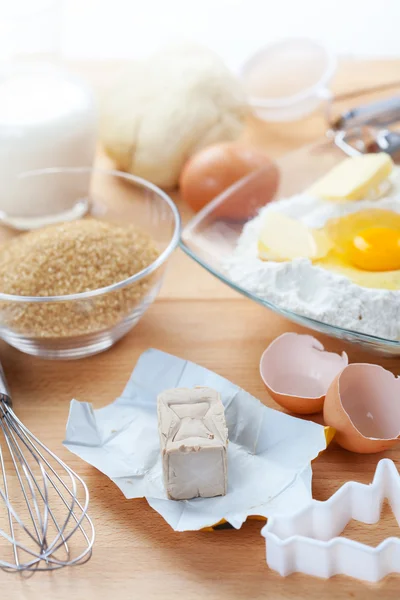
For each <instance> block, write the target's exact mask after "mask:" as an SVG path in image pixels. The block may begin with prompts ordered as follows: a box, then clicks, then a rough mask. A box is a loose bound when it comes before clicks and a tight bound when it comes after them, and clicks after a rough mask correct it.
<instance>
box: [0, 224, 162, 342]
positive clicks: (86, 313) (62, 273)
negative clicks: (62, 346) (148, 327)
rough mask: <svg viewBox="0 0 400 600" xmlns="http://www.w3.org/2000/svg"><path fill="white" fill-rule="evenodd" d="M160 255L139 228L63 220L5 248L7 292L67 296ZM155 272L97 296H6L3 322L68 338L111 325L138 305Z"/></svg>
mask: <svg viewBox="0 0 400 600" xmlns="http://www.w3.org/2000/svg"><path fill="white" fill-rule="evenodd" d="M158 255H159V251H158V250H157V248H156V246H155V244H154V242H153V241H152V239H151V238H150V236H149V235H148V234H147V233H145V232H143V231H140V230H138V229H136V228H135V227H132V226H127V227H123V226H120V225H116V224H113V223H108V222H104V221H99V220H97V219H83V220H78V221H71V222H68V223H62V224H59V225H54V226H51V227H46V228H43V229H40V230H36V231H32V232H29V233H26V234H23V235H21V236H18V237H16V238H14V239H13V240H11V242H7V243H6V244H4V245H3V246H2V247H0V292H2V293H6V294H13V295H18V296H42V297H43V296H61V295H68V294H76V293H81V292H88V291H91V290H96V289H98V288H102V287H106V286H109V285H111V284H114V283H117V282H119V281H123V280H124V279H127V278H128V277H130V276H132V275H134V274H136V273H138V272H139V271H141V270H142V269H144V268H146V267H148V266H149V265H150V264H151V263H152V262H153V261H154V260H155V259H156V258H157V256H158ZM151 283H152V282H151V276H150V278H149V277H146V278H143V279H141V280H139V281H138V282H135V283H133V284H129V285H126V286H125V287H122V288H121V289H119V290H116V291H114V292H108V293H106V294H101V295H99V296H95V297H93V298H86V299H85V298H83V299H79V300H66V301H63V302H49V303H16V302H11V301H10V302H9V301H2V302H0V323H2V324H3V326H6V327H12V328H13V329H14V330H15V331H16V332H20V333H21V334H25V335H26V334H28V335H30V336H34V337H67V336H71V335H80V334H85V333H90V332H95V331H100V330H104V329H107V328H109V327H112V326H114V325H116V324H117V323H118V322H119V321H121V320H122V319H123V318H124V317H125V316H127V315H128V314H129V313H130V312H132V311H133V310H134V308H135V307H136V306H137V305H138V304H139V303H140V301H141V300H142V299H143V298H144V297H145V295H146V294H147V293H148V291H149V290H150V288H151Z"/></svg>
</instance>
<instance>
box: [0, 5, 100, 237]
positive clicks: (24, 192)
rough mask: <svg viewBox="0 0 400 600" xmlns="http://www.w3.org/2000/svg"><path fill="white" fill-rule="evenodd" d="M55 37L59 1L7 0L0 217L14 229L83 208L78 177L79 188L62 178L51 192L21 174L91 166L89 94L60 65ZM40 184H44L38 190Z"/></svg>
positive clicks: (0, 72) (0, 45)
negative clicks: (73, 187) (31, 187)
mask: <svg viewBox="0 0 400 600" xmlns="http://www.w3.org/2000/svg"><path fill="white" fill-rule="evenodd" d="M2 10H3V9H2ZM60 40H61V2H60V0H13V2H10V3H9V5H8V6H7V7H6V8H5V14H4V16H3V14H2V19H1V23H0V54H1V55H2V56H3V57H6V59H4V60H3V61H0V181H1V186H0V221H1V222H2V223H3V224H7V225H9V226H11V227H13V228H16V229H32V228H36V227H40V226H42V225H44V224H48V223H52V222H54V221H60V220H68V219H72V218H76V217H79V216H81V215H82V214H84V212H85V211H86V209H87V206H86V205H85V202H83V201H81V200H79V201H77V198H79V197H80V195H81V193H82V189H81V188H82V181H80V189H79V190H74V189H71V184H70V181H69V180H68V176H67V175H66V180H65V182H64V183H65V185H63V184H62V182H61V181H59V186H58V188H57V190H55V189H54V188H49V186H44V184H42V183H41V182H43V181H44V179H42V178H37V179H35V178H32V177H28V178H27V177H26V175H27V174H29V173H31V172H32V171H37V170H40V169H48V168H76V167H91V166H92V165H93V160H94V153H95V145H96V134H97V131H96V130H97V114H96V107H95V101H94V97H93V94H92V92H91V90H90V89H89V88H88V86H86V85H85V84H84V83H83V82H82V81H81V80H80V79H79V78H77V77H75V76H74V75H72V74H71V73H69V72H68V71H67V70H66V69H65V68H64V67H62V66H61V63H60V62H59V60H58V59H59V57H60V50H61V47H60V45H61V44H60ZM1 51H2V52H1ZM40 185H43V189H37V187H38V186H39V188H40ZM30 186H35V189H34V190H33V189H30ZM88 188H89V179H88V180H87V189H88ZM30 192H31V193H30ZM83 195H84V196H85V194H83ZM86 196H87V194H86Z"/></svg>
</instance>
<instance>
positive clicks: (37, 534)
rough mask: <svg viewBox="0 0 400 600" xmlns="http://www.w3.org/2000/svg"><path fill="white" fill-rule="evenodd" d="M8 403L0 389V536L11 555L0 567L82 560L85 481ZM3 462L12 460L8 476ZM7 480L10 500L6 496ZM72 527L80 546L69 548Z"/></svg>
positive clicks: (86, 534)
mask: <svg viewBox="0 0 400 600" xmlns="http://www.w3.org/2000/svg"><path fill="white" fill-rule="evenodd" d="M0 376H1V373H0ZM5 389H6V387H5ZM10 404H11V403H10V401H9V397H8V395H7V394H0V432H1V433H2V435H3V437H4V439H5V442H6V446H5V447H6V448H7V451H8V460H6V459H5V456H4V451H3V448H2V446H1V444H0V469H1V471H2V479H3V490H2V489H1V487H0V504H1V501H2V502H3V505H4V506H5V507H6V510H7V521H8V525H9V531H10V533H9V534H7V532H6V531H4V529H3V528H1V527H0V540H1V539H3V540H6V541H7V542H9V543H10V544H11V545H12V549H13V557H14V562H11V561H8V560H0V568H2V569H4V570H8V571H29V572H33V571H44V570H54V569H59V568H61V567H64V566H67V565H75V564H83V563H85V562H86V561H87V560H89V559H90V557H91V553H92V547H93V543H94V527H93V523H92V521H91V519H90V518H89V516H88V515H87V509H88V504H89V492H88V489H87V486H86V484H85V483H84V481H83V480H82V479H81V478H80V477H79V476H78V475H77V474H76V473H75V472H74V471H73V470H72V469H70V468H69V467H68V466H67V465H66V464H65V463H64V462H63V461H62V460H61V459H59V458H58V457H57V456H56V455H55V454H54V453H53V452H52V451H51V450H49V448H47V447H46V446H45V445H44V444H43V443H42V442H41V441H40V440H39V439H38V438H37V437H36V436H35V435H34V434H32V433H31V432H30V431H29V429H27V427H25V425H24V424H23V423H22V422H21V421H20V419H19V418H18V417H17V416H16V415H15V413H14V411H13V410H12V408H11V405H10ZM7 462H8V463H11V464H12V466H13V468H14V472H15V475H16V477H12V478H10V479H9V478H8V476H7ZM52 463H53V464H54V465H55V466H53V464H52ZM36 471H37V473H36ZM14 481H16V482H18V485H19V490H20V492H21V491H22V496H21V493H18V491H16V490H15V486H14ZM66 482H68V483H66ZM11 485H12V489H13V492H14V494H13V498H14V497H15V499H16V503H15V504H14V503H13V501H12V500H11V498H10V490H11V488H10V486H11ZM21 497H22V505H21ZM80 498H82V500H81V499H80ZM57 499H58V500H57ZM16 506H18V508H16ZM23 506H25V509H23ZM21 507H22V508H21ZM23 515H25V516H26V517H27V518H29V520H30V522H31V524H32V527H30V526H29V524H27V522H25V521H24V517H23ZM0 517H1V513H0ZM17 528H18V529H17ZM51 529H53V530H54V532H52V531H51ZM18 530H19V531H20V532H21V533H23V534H24V535H25V539H24V540H21V533H19V534H18ZM78 532H79V534H80V535H81V539H82V540H83V541H84V548H83V550H80V551H79V550H78V552H76V551H75V553H73V552H72V548H71V547H70V541H71V538H72V536H73V535H74V534H77V533H78ZM50 536H51V537H50ZM28 541H30V544H29V545H28ZM61 548H62V549H63V552H64V555H63V557H62V558H61V557H57V556H56V555H55V554H56V553H58V551H59V550H60V549H61ZM20 553H21V554H20ZM22 553H24V554H25V556H24V557H22Z"/></svg>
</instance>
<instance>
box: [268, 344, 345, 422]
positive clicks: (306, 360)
mask: <svg viewBox="0 0 400 600" xmlns="http://www.w3.org/2000/svg"><path fill="white" fill-rule="evenodd" d="M347 363H348V359H347V354H346V353H345V352H343V353H342V355H340V354H335V353H334V352H326V351H325V350H324V347H323V345H322V344H321V342H319V341H318V340H317V339H316V338H314V337H312V336H311V335H300V334H297V333H284V334H283V335H281V336H279V337H278V338H276V340H274V341H273V342H272V344H270V345H269V346H268V348H267V349H266V350H265V352H264V354H263V355H262V357H261V361H260V374H261V378H262V380H263V381H264V384H265V387H266V388H267V390H268V392H269V394H270V396H271V397H272V398H273V399H274V400H275V402H276V403H277V404H279V405H280V406H282V407H283V408H286V409H287V410H290V411H291V412H293V413H296V414H298V415H310V414H313V413H318V412H320V411H321V410H322V407H323V405H324V400H325V394H326V392H327V390H328V388H329V385H330V384H331V383H332V381H333V379H334V378H335V376H336V375H337V374H338V373H339V372H340V371H341V370H342V369H344V367H345V366H346V365H347Z"/></svg>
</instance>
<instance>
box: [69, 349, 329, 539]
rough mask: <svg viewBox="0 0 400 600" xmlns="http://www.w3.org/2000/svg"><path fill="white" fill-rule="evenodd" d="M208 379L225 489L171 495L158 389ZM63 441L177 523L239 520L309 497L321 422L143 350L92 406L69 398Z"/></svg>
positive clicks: (181, 527) (179, 526)
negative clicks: (223, 456)
mask: <svg viewBox="0 0 400 600" xmlns="http://www.w3.org/2000/svg"><path fill="white" fill-rule="evenodd" d="M195 385H201V386H209V387H212V388H214V389H216V390H218V391H219V392H220V393H221V397H222V402H223V404H224V407H225V415H226V420H227V425H228V430H229V446H228V493H227V494H226V496H221V497H217V498H196V499H193V500H182V501H175V500H168V499H167V497H166V494H165V491H164V485H163V480H162V467H161V457H160V446H159V439H158V430H157V395H158V394H159V393H160V392H161V391H163V390H165V389H168V388H174V387H193V386H195ZM64 445H65V446H66V447H67V448H68V449H69V450H70V451H71V452H73V453H74V454H76V455H78V456H80V457H81V458H82V459H83V460H85V461H86V462H88V463H90V464H91V465H93V466H94V467H96V468H97V469H99V470H100V471H102V472H103V473H105V474H106V475H107V476H108V477H109V478H110V479H112V481H114V482H115V483H116V485H117V486H118V487H119V488H120V489H121V491H122V492H123V494H124V495H125V496H126V498H141V497H146V499H147V501H148V503H149V504H150V506H152V507H153V508H154V510H156V511H157V512H158V513H159V514H160V515H162V517H164V519H165V520H166V521H167V522H168V523H169V524H170V526H171V527H172V528H173V529H175V531H187V530H195V529H201V528H203V527H207V526H210V525H213V524H215V523H218V522H219V521H221V520H222V519H225V520H226V521H228V522H229V523H231V524H232V525H233V527H236V528H239V527H241V525H242V524H243V522H244V521H245V520H246V518H247V517H248V516H250V515H258V516H263V517H269V516H270V515H272V514H275V513H278V512H285V511H293V510H294V509H299V508H300V507H302V506H303V505H305V504H307V503H308V502H309V500H310V498H311V476H312V472H311V461H312V460H313V458H315V457H316V456H317V455H318V454H319V453H320V452H321V451H322V450H324V449H325V447H326V438H325V433H324V427H322V426H321V425H317V424H315V423H312V422H310V421H305V420H301V419H297V418H295V417H291V416H290V415H287V414H284V413H281V412H278V411H275V410H273V409H271V408H267V407H266V406H264V405H263V404H262V403H261V402H259V401H258V400H256V398H254V397H253V396H251V395H250V394H248V393H247V392H245V391H244V390H242V389H240V388H239V387H237V386H236V385H234V384H233V383H231V382H230V381H228V380H226V379H224V378H223V377H221V376H219V375H217V374H216V373H213V372H212V371H209V370H208V369H205V368H203V367H200V366H199V365H196V364H194V363H191V362H189V361H186V360H182V359H180V358H177V357H175V356H171V355H169V354H165V353H164V352H160V351H158V350H153V349H150V350H147V351H146V352H145V353H144V354H142V356H141V357H140V359H139V361H138V363H137V365H136V368H135V370H134V371H133V373H132V376H131V378H130V380H129V382H128V384H127V386H126V388H125V390H124V392H123V394H122V396H120V397H119V398H117V399H116V400H115V402H113V403H112V404H110V405H109V406H106V407H105V408H101V409H99V410H93V408H92V405H91V404H89V403H87V402H78V401H76V400H72V402H71V407H70V414H69V418H68V423H67V430H66V439H65V441H64Z"/></svg>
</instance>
